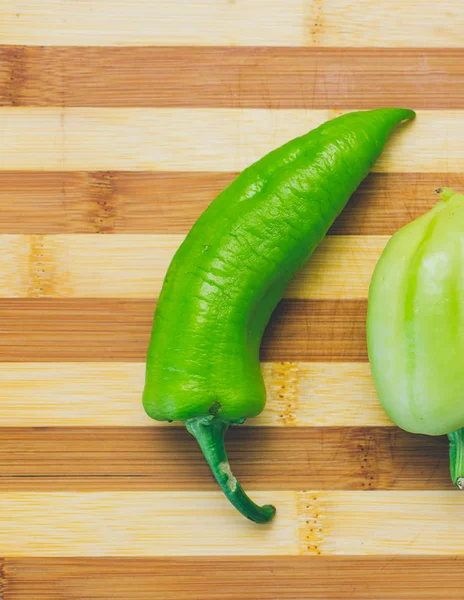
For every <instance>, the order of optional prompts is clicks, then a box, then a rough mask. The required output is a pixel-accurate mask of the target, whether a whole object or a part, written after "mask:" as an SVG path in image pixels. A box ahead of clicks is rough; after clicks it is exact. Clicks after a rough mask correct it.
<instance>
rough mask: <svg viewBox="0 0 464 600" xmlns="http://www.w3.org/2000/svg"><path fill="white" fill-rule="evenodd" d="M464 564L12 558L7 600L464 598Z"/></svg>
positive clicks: (366, 559)
mask: <svg viewBox="0 0 464 600" xmlns="http://www.w3.org/2000/svg"><path fill="white" fill-rule="evenodd" d="M432 551H433V549H432ZM463 569H464V557H462V556H450V557H434V556H363V557H358V556H340V557H336V556H279V557H270V558H267V557H246V558H233V557H226V558H216V557H212V556H208V557H194V558H188V557H180V558H138V557H137V558H106V557H104V558H102V557H99V558H94V557H91V558H7V559H5V567H4V578H5V600H32V599H34V600H68V599H71V598H72V599H73V600H89V599H90V598H91V599H92V600H127V599H128V598H131V600H180V599H182V600H198V599H199V598H201V599H202V600H232V599H234V600H235V599H236V598H240V599H241V600H257V599H258V598H259V599H260V600H277V599H278V600H322V599H324V600H373V599H375V600H396V599H401V600H437V599H439V598H446V599H447V600H462V581H461V579H462V571H463Z"/></svg>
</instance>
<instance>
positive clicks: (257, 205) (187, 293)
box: [143, 109, 414, 522]
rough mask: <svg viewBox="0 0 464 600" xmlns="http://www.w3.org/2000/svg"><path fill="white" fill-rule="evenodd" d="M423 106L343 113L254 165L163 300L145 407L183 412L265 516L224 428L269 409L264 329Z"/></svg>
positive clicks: (164, 413)
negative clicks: (393, 139)
mask: <svg viewBox="0 0 464 600" xmlns="http://www.w3.org/2000/svg"><path fill="white" fill-rule="evenodd" d="M413 116H414V113H413V112H412V111H410V110H406V109H379V110H373V111H368V112H357V113H351V114H347V115H344V116H341V117H338V118H336V119H334V120H332V121H328V122H327V123H325V124H323V125H321V126H320V127H318V128H317V129H314V130H313V131H311V132H309V133H308V134H306V135H304V136H302V137H299V138H296V139H294V140H292V141H290V142H288V143H287V144H285V145H284V146H282V147H280V148H278V149H276V150H274V151H273V152H270V153H269V154H268V155H266V156H265V157H264V158H262V159H261V160H259V161H258V162H256V163H255V164H253V165H251V166H250V167H249V168H247V169H245V170H244V171H243V172H242V173H241V174H240V175H239V176H238V177H237V179H235V181H234V182H233V183H232V184H231V185H230V186H229V187H228V188H227V189H226V190H224V191H223V192H222V193H221V194H220V195H219V196H218V197H217V198H216V199H215V200H214V201H213V202H212V204H211V205H210V206H209V207H208V208H207V209H206V211H205V212H204V213H203V214H202V215H201V216H200V218H199V219H198V221H197V222H196V223H195V225H194V226H193V228H192V230H191V231H190V233H189V234H188V236H187V237H186V239H185V241H184V242H183V243H182V245H181V246H180V248H179V250H178V251H177V253H176V254H175V256H174V258H173V260H172V263H171V265H170V267H169V270H168V272H167V275H166V278H165V281H164V284H163V288H162V291H161V295H160V298H159V301H158V305H157V308H156V313H155V319H154V326H153V332H152V337H151V342H150V347H149V350H148V358H147V372H146V386H145V391H144V398H143V402H144V407H145V410H146V411H147V413H148V414H149V415H150V416H151V417H153V418H154V419H157V420H164V421H177V420H181V421H185V423H186V426H187V428H188V430H189V431H190V432H191V433H192V434H193V435H194V436H195V437H196V439H197V441H198V443H199V445H200V447H201V449H202V451H203V453H204V455H205V457H206V459H207V461H208V463H209V465H210V467H211V469H212V471H213V473H214V475H215V477H216V479H217V480H218V482H219V484H220V485H221V487H222V489H223V491H224V492H225V494H226V495H227V497H228V498H229V500H230V501H231V502H232V503H233V504H234V505H235V506H236V507H237V508H238V509H239V510H240V511H241V512H242V513H243V514H244V515H245V516H247V517H248V518H250V519H252V520H253V521H256V522H266V521H268V520H270V519H271V518H272V516H273V515H274V512H275V509H274V507H273V506H263V507H259V506H257V505H256V504H254V503H253V502H252V501H251V500H250V499H249V498H248V496H246V494H245V492H244V491H243V489H242V488H241V486H240V484H239V483H238V482H237V480H236V479H235V477H234V476H233V475H232V473H231V470H230V466H229V463H228V460H227V456H226V453H225V450H224V442H223V438H224V434H225V432H226V430H227V428H228V426H229V425H230V424H232V423H242V422H243V421H244V420H245V419H246V418H248V417H254V416H256V415H258V414H259V413H260V412H261V411H262V410H263V408H264V404H265V400H266V391H265V387H264V381H263V377H262V374H261V368H260V363H259V347H260V343H261V338H262V335H263V332H264V329H265V327H266V324H267V323H268V321H269V318H270V316H271V313H272V311H273V310H274V308H275V306H276V304H277V303H278V301H279V300H280V298H281V297H282V294H283V291H284V289H285V287H286V286H287V284H288V282H289V281H290V280H291V279H292V277H293V276H294V274H295V273H296V272H297V271H298V269H299V268H300V267H301V266H302V265H303V264H304V263H305V262H306V260H307V259H308V258H309V256H310V255H311V254H312V252H313V250H314V249H315V248H316V246H317V245H318V244H319V242H320V241H321V240H322V238H323V237H324V235H325V233H326V232H327V229H328V228H329V227H330V225H331V224H332V222H333V220H334V219H335V217H336V216H337V215H338V214H339V213H340V211H341V210H342V209H343V207H344V206H345V204H346V202H347V201H348V199H349V197H350V196H351V194H352V193H353V191H354V190H355V189H356V187H357V186H358V185H359V183H360V182H361V181H362V180H363V179H364V177H365V176H366V175H367V173H368V172H369V170H370V168H371V167H372V165H373V164H374V162H375V160H376V159H377V157H378V156H379V154H380V153H381V151H382V148H383V146H384V144H385V142H386V140H387V138H388V136H389V134H390V132H391V131H392V129H393V128H394V127H395V126H396V125H397V124H398V123H399V122H400V121H402V120H405V119H409V118H412V117H413Z"/></svg>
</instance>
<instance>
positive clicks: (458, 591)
mask: <svg viewBox="0 0 464 600" xmlns="http://www.w3.org/2000/svg"><path fill="white" fill-rule="evenodd" d="M463 25H464V7H463V5H462V2H461V1H460V0H446V1H445V2H441V3H435V4H434V3H431V2H429V1H428V0H407V1H406V2H405V1H404V0H402V1H400V0H388V1H387V0H362V1H361V2H357V3H355V2H352V1H351V0H323V1H321V0H314V1H311V2H308V1H306V0H287V2H285V3H283V2H280V1H279V0H269V2H267V3H266V7H265V9H264V8H263V3H262V2H261V1H260V0H194V1H189V2H178V1H172V0H133V1H132V2H130V3H127V2H125V1H124V2H123V1H122V0H111V1H110V0H88V1H86V2H82V1H81V0H67V1H66V2H63V1H62V0H43V1H42V2H38V1H37V0H13V1H9V2H6V1H4V2H2V1H1V0H0V44H2V45H0V128H1V130H2V144H1V147H0V332H1V334H0V459H1V460H0V464H1V465H2V466H1V469H0V491H1V493H0V556H1V557H2V558H0V598H1V599H2V600H3V598H4V599H5V600H30V599H31V598H37V599H40V598H44V599H45V598H46V599H47V600H63V599H64V598H66V599H67V598H73V599H74V600H89V598H92V599H95V600H107V599H108V600H109V598H111V599H115V600H118V599H123V598H124V600H126V598H128V597H131V598H133V599H134V600H158V599H159V600H161V599H162V600H174V599H175V600H179V599H185V600H190V599H191V600H193V599H194V598H199V597H201V598H202V599H203V598H204V599H205V600H213V599H214V600H231V599H232V598H243V599H244V600H257V599H258V598H260V599H263V600H267V599H269V600H271V599H272V600H274V599H276V598H279V600H300V599H301V600H303V599H305V600H321V598H324V599H327V600H332V599H333V600H335V599H337V600H344V599H350V600H358V599H359V600H372V599H373V598H375V599H376V600H377V599H378V600H387V599H388V600H393V599H396V598H402V599H404V600H412V599H419V598H420V599H421V600H432V599H433V600H436V599H437V598H442V597H446V598H450V599H453V598H456V599H457V598H461V597H462V585H461V573H462V568H463V560H462V559H463V551H462V537H463V534H464V529H463V521H462V514H463V510H464V506H463V505H464V497H463V496H462V495H461V494H459V493H458V492H455V491H454V490H453V489H452V488H451V485H450V482H449V476H448V466H447V448H446V442H445V440H444V439H443V438H427V437H424V436H414V435H410V434H407V433H405V432H402V431H400V430H398V429H397V428H395V427H394V426H393V424H392V423H391V422H390V421H389V419H388V417H387V416H386V415H385V413H384V412H383V410H382V408H381V407H380V405H379V403H378V401H377V398H376V394H375V390H374V388H373V384H372V380H371V377H370V371H369V365H368V363H367V353H366V343H365V314H366V304H367V303H366V300H367V289H368V283H369V279H370V275H371V273H372V269H373V267H374V265H375V262H376V260H377V258H378V256H379V254H380V252H381V251H382V248H383V247H384V245H385V243H386V242H387V240H388V237H389V236H390V235H392V234H393V233H394V232H395V231H396V230H397V229H398V228H399V227H401V226H403V225H404V224H406V223H407V222H409V221H410V220H411V219H413V218H415V217H417V216H418V215H420V214H422V213H423V212H425V211H426V210H428V209H429V208H430V207H431V206H432V205H433V204H434V202H435V201H436V196H435V195H434V193H433V191H434V190H435V189H436V188H437V187H443V186H449V187H452V188H455V189H457V190H459V189H464V177H463V175H462V171H463V169H464V142H463V140H464V125H463V124H464V119H463V117H464V94H463V92H462V90H463V83H464V68H463V64H464V61H463V59H464V48H463V45H462V30H463ZM387 104H388V105H392V106H400V105H406V106H410V107H411V108H414V109H417V110H418V118H417V120H416V121H415V122H414V123H413V124H408V125H405V126H403V127H401V131H398V132H397V134H396V135H395V137H394V138H393V139H392V140H391V142H390V143H389V144H388V146H387V148H386V151H385V153H384V154H383V156H382V158H381V159H380V161H379V162H378V163H377V164H376V166H375V168H374V172H373V173H372V174H371V175H370V176H369V177H368V178H367V179H366V181H365V182H364V183H363V184H362V186H361V187H360V189H359V190H358V191H357V192H356V194H355V195H354V197H353V198H352V200H351V201H350V204H349V206H348V207H347V209H346V210H345V211H344V213H343V214H342V216H341V217H340V219H338V220H337V222H336V223H335V224H334V225H333V227H332V228H331V230H330V232H329V236H328V237H327V239H326V240H325V241H324V243H323V244H322V246H321V247H320V248H319V249H318V250H317V251H316V253H315V255H314V257H313V259H312V260H311V262H310V263H309V264H308V265H307V266H306V267H305V268H304V269H303V270H302V272H301V273H300V274H299V275H298V276H297V278H296V279H295V281H294V282H293V283H292V284H291V286H290V287H289V289H288V290H287V292H286V294H285V299H284V301H283V302H282V303H281V305H280V306H279V307H278V309H277V311H276V313H275V314H274V316H273V318H272V320H271V324H270V325H269V327H268V330H267V332H266V335H265V339H264V343H263V349H262V359H263V371H264V376H265V380H266V385H267V388H268V395H269V399H268V404H267V406H266V409H265V411H264V412H263V413H262V415H260V416H259V417H258V418H257V419H254V420H250V421H249V422H247V424H246V426H243V427H241V428H234V429H232V430H231V431H230V432H229V434H228V440H227V442H228V448H229V454H230V458H231V462H232V464H233V467H234V470H235V471H236V473H237V475H238V476H239V477H240V479H241V481H242V482H243V483H244V484H245V485H246V487H247V489H249V490H250V493H252V494H253V497H255V498H256V499H257V500H258V501H262V502H265V501H266V502H267V501H273V502H274V503H275V504H276V505H277V507H278V515H277V518H276V520H275V522H274V523H273V524H272V525H271V526H269V527H257V526H255V525H253V524H251V523H248V522H246V521H244V520H243V519H242V518H241V517H240V516H239V515H237V514H236V513H235V511H234V510H233V509H232V508H231V507H230V506H229V505H228V504H227V502H226V501H225V500H224V498H223V497H222V495H221V494H220V493H219V492H218V491H217V489H216V487H215V484H214V482H213V480H212V478H211V476H210V474H209V472H208V469H207V468H206V465H205V464H204V461H203V460H202V458H201V456H200V454H199V451H198V449H197V447H196V444H195V442H194V440H193V438H191V437H190V436H189V435H188V434H187V433H186V432H185V430H183V429H182V428H180V427H179V426H167V425H166V424H158V423H154V422H152V421H151V420H150V419H149V418H148V417H147V416H146V415H145V414H144V413H143V411H142V410H141V407H140V397H141V392H142V388H143V378H144V364H143V361H144V356H145V352H146V347H147V344H148V338H149V333H150V326H151V321H152V315H153V310H154V307H155V305H156V298H157V295H158V293H159V290H160V286H161V283H162V278H163V275H164V272H165V269H166V267H167V265H168V263H169V260H170V258H171V257H172V255H173V253H174V252H175V249H176V248H177V247H178V245H179V244H180V243H181V241H182V239H183V238H184V236H185V234H186V233H187V232H188V230H189V228H190V227H191V225H192V224H193V222H194V221H195V219H196V218H197V217H198V215H199V214H200V213H201V212H202V211H203V210H204V209H205V208H206V207H207V206H208V204H209V202H211V200H213V198H214V197H215V196H216V195H217V194H218V193H219V192H220V191H221V190H222V189H223V188H224V187H225V186H226V185H227V184H228V183H230V181H231V180H232V179H233V178H234V177H235V176H236V174H237V172H239V171H240V170H241V169H242V168H243V167H244V166H245V165H247V164H249V163H250V162H251V161H253V160H254V159H256V158H258V157H259V156H261V155H262V154H263V153H264V152H266V151H267V150H269V149H271V148H273V147H275V146H276V145H278V144H279V143H281V142H283V141H285V140H287V139H289V138H291V137H293V136H296V135H299V134H301V133H303V132H305V131H307V130H308V129H310V128H311V127H313V126H315V125H317V124H319V123H321V122H322V121H324V120H325V119H327V118H330V117H332V116H335V115H337V114H340V113H342V112H345V111H349V110H354V109H368V108H374V107H377V106H383V105H387Z"/></svg>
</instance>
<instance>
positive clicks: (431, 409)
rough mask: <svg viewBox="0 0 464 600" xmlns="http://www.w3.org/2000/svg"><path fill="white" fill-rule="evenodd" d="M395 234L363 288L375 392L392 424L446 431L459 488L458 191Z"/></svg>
mask: <svg viewBox="0 0 464 600" xmlns="http://www.w3.org/2000/svg"><path fill="white" fill-rule="evenodd" d="M437 191H438V192H440V193H441V195H442V200H441V202H439V203H438V204H436V205H435V206H434V207H433V208H432V210H431V211H430V212H428V213H427V214H425V215H423V216H422V217H419V218H418V219H416V220H415V221H413V222H412V223H409V224H408V225H406V226H405V227H403V228H402V229H400V231H398V232H397V233H396V234H395V235H394V236H393V237H392V238H391V240H390V241H389V243H388V244H387V246H386V248H385V250H384V251H383V253H382V256H381V257H380V260H379V262H378V263H377V266H376V268H375V271H374V275H373V277H372V281H371V285H370V290H369V304H368V317H367V341H368V349H369V359H370V363H371V369H372V374H373V377H374V382H375V386H376V389H377V393H378V396H379V399H380V402H381V403H382V406H383V407H384V409H385V411H386V412H387V414H388V415H389V417H390V418H391V419H392V421H393V422H394V423H396V424H397V425H399V426H400V427H402V428H403V429H405V430H406V431H411V432H413V433H422V434H427V435H443V434H448V437H449V439H450V464H451V477H452V479H453V482H454V484H455V485H457V486H458V487H460V488H462V487H464V433H463V430H462V428H464V397H463V390H464V195H463V194H454V193H453V192H452V191H451V190H448V189H444V190H437Z"/></svg>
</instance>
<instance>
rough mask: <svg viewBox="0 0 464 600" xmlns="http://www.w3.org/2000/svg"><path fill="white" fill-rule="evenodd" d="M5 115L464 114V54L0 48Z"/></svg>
mask: <svg viewBox="0 0 464 600" xmlns="http://www.w3.org/2000/svg"><path fill="white" fill-rule="evenodd" d="M0 73H2V74H3V77H2V80H3V84H2V85H1V88H0V104H1V105H3V106H92V107H108V106H111V107H123V106H127V107H151V106H157V107H163V106H165V107H167V106H174V107H234V108H244V107H253V108H272V109H279V108H306V109H317V108H346V109H350V108H354V109H355V108H374V107H380V106H386V105H387V106H388V105H390V106H400V105H404V106H409V107H411V108H424V109H431V108H432V109H462V108H463V107H464V96H463V94H462V88H463V85H464V49H463V48H447V49H445V48H278V47H272V48H268V47H245V48H244V47H241V48H233V47H230V48H224V47H164V48H161V47H130V48H128V47H126V48H125V47H106V48H105V47H43V46H42V47H41V46H2V47H0Z"/></svg>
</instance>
